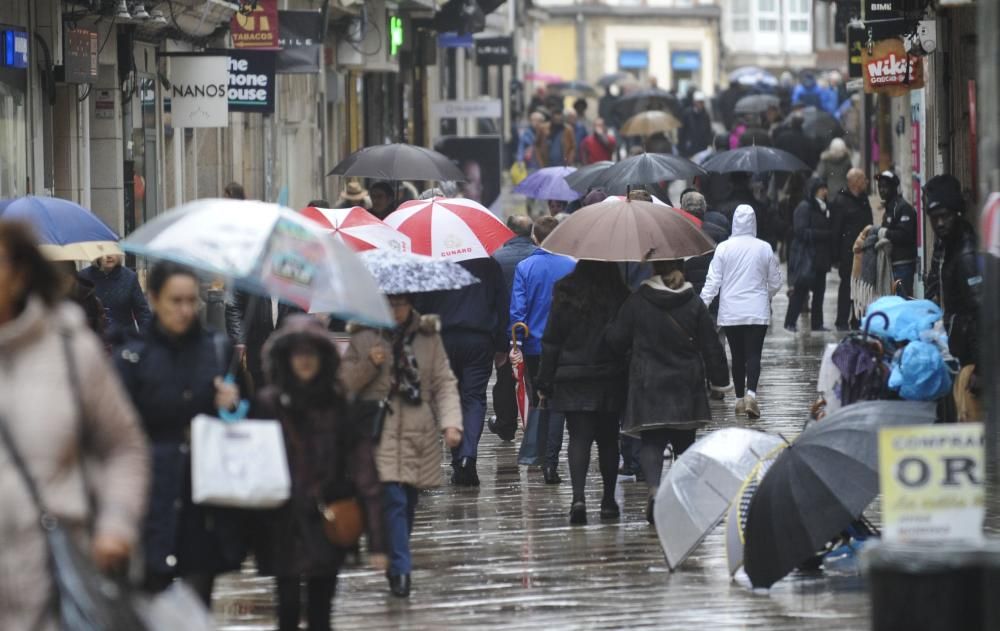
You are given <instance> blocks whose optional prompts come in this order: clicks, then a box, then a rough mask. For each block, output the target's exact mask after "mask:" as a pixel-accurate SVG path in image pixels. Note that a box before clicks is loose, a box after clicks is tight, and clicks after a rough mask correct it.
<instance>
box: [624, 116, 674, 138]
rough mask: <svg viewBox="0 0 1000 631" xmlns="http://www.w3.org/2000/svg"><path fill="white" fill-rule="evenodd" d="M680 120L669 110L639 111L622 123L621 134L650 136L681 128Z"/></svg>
mask: <svg viewBox="0 0 1000 631" xmlns="http://www.w3.org/2000/svg"><path fill="white" fill-rule="evenodd" d="M681 126H682V125H681V122H680V121H679V120H677V118H676V117H675V116H674V115H673V114H671V113H670V112H662V111H660V110H649V111H648V112H639V113H638V114H636V115H635V116H633V117H632V118H630V119H628V120H627V121H625V124H624V125H622V128H621V134H622V136H643V137H645V136H652V135H653V134H665V133H668V132H671V131H673V130H675V129H680V128H681Z"/></svg>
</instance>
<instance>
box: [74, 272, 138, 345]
mask: <svg viewBox="0 0 1000 631" xmlns="http://www.w3.org/2000/svg"><path fill="white" fill-rule="evenodd" d="M122 262H123V257H121V256H117V255H113V254H112V255H108V256H102V257H101V258H99V259H97V260H95V261H94V262H93V263H92V264H91V265H90V266H89V267H87V268H85V269H82V270H80V276H81V277H83V278H85V279H87V280H88V281H89V282H91V283H93V285H94V291H95V293H96V295H97V298H98V299H99V300H100V301H101V304H102V305H103V306H104V310H105V311H106V313H107V316H108V335H109V337H112V338H114V337H119V336H123V335H125V334H126V333H128V332H130V331H133V332H134V331H141V330H143V329H145V328H146V325H147V324H149V321H150V319H152V317H153V315H152V314H151V313H150V312H149V304H148V303H147V302H146V296H145V295H143V293H142V287H140V286H139V277H138V276H136V273H135V272H133V271H132V270H130V269H129V268H127V267H125V266H124V265H123V264H122Z"/></svg>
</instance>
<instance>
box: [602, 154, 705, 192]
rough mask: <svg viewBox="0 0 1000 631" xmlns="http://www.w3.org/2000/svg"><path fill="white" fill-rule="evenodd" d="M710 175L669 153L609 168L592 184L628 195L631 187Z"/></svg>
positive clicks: (607, 190)
mask: <svg viewBox="0 0 1000 631" xmlns="http://www.w3.org/2000/svg"><path fill="white" fill-rule="evenodd" d="M707 174H708V173H707V172H706V171H705V170H704V169H702V168H701V167H700V166H698V165H697V164H695V163H694V162H691V161H690V160H688V159H687V158H682V157H680V156H675V155H671V154H668V153H641V154H639V155H637V156H632V157H631V158H625V159H624V160H622V161H621V162H619V163H617V164H615V165H614V166H612V167H609V168H608V169H607V170H606V171H604V172H602V173H601V174H600V175H599V176H598V177H596V178H594V181H593V182H592V184H591V185H592V186H594V187H596V188H603V189H604V190H605V191H606V192H607V193H608V194H611V195H621V194H625V193H627V192H628V189H629V187H635V186H644V185H646V184H655V183H657V182H666V181H671V180H686V179H688V178H691V177H697V176H701V175H707Z"/></svg>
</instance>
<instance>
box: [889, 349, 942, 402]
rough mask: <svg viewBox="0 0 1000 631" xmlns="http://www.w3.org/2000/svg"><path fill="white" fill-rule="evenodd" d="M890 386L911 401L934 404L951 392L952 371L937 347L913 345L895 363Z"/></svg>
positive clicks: (897, 357) (890, 377)
mask: <svg viewBox="0 0 1000 631" xmlns="http://www.w3.org/2000/svg"><path fill="white" fill-rule="evenodd" d="M889 387H890V388H891V389H893V390H898V391H899V396H901V397H903V398H904V399H907V400H909V401H933V400H935V399H939V398H941V397H943V396H944V395H946V394H947V393H948V392H950V391H951V372H949V371H948V367H947V366H946V365H945V363H944V358H943V357H942V356H941V351H940V350H939V349H938V347H937V346H935V345H933V344H928V343H927V342H919V341H918V342H910V343H909V344H907V345H906V348H904V349H903V352H902V353H900V354H899V355H897V356H896V359H895V360H894V361H893V364H892V374H890V375H889Z"/></svg>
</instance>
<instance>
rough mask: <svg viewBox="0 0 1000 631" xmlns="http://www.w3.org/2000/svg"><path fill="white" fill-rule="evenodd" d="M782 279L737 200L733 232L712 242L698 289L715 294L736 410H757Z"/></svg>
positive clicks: (749, 213)
mask: <svg viewBox="0 0 1000 631" xmlns="http://www.w3.org/2000/svg"><path fill="white" fill-rule="evenodd" d="M782 282H783V279H782V277H781V268H780V266H779V265H778V257H777V256H776V255H775V253H774V250H773V249H771V246H770V244H769V243H767V242H766V241H762V240H760V239H758V238H757V218H756V215H755V214H754V212H753V208H751V207H749V206H745V205H744V206H739V207H738V208H737V209H736V212H735V213H734V215H733V233H732V235H731V236H730V237H729V238H728V239H727V240H726V241H725V242H723V243H720V244H719V245H718V246H717V247H716V248H715V256H713V257H712V263H711V265H709V267H708V277H707V278H706V279H705V287H704V289H702V291H701V300H702V301H703V302H704V303H705V304H706V305H708V304H711V303H712V301H713V300H714V299H715V297H716V296H719V317H718V324H719V326H721V327H722V330H723V331H724V332H725V334H726V339H727V340H728V341H729V348H730V350H731V352H732V355H733V385H734V386H735V389H736V413H737V414H738V415H742V414H750V415H751V416H760V410H759V409H758V407H757V401H756V395H757V381H758V379H759V378H760V359H761V354H762V352H763V348H764V335H765V334H766V333H767V326H768V324H770V322H771V299H772V298H773V297H774V295H775V294H776V293H778V290H779V289H781V284H782Z"/></svg>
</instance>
